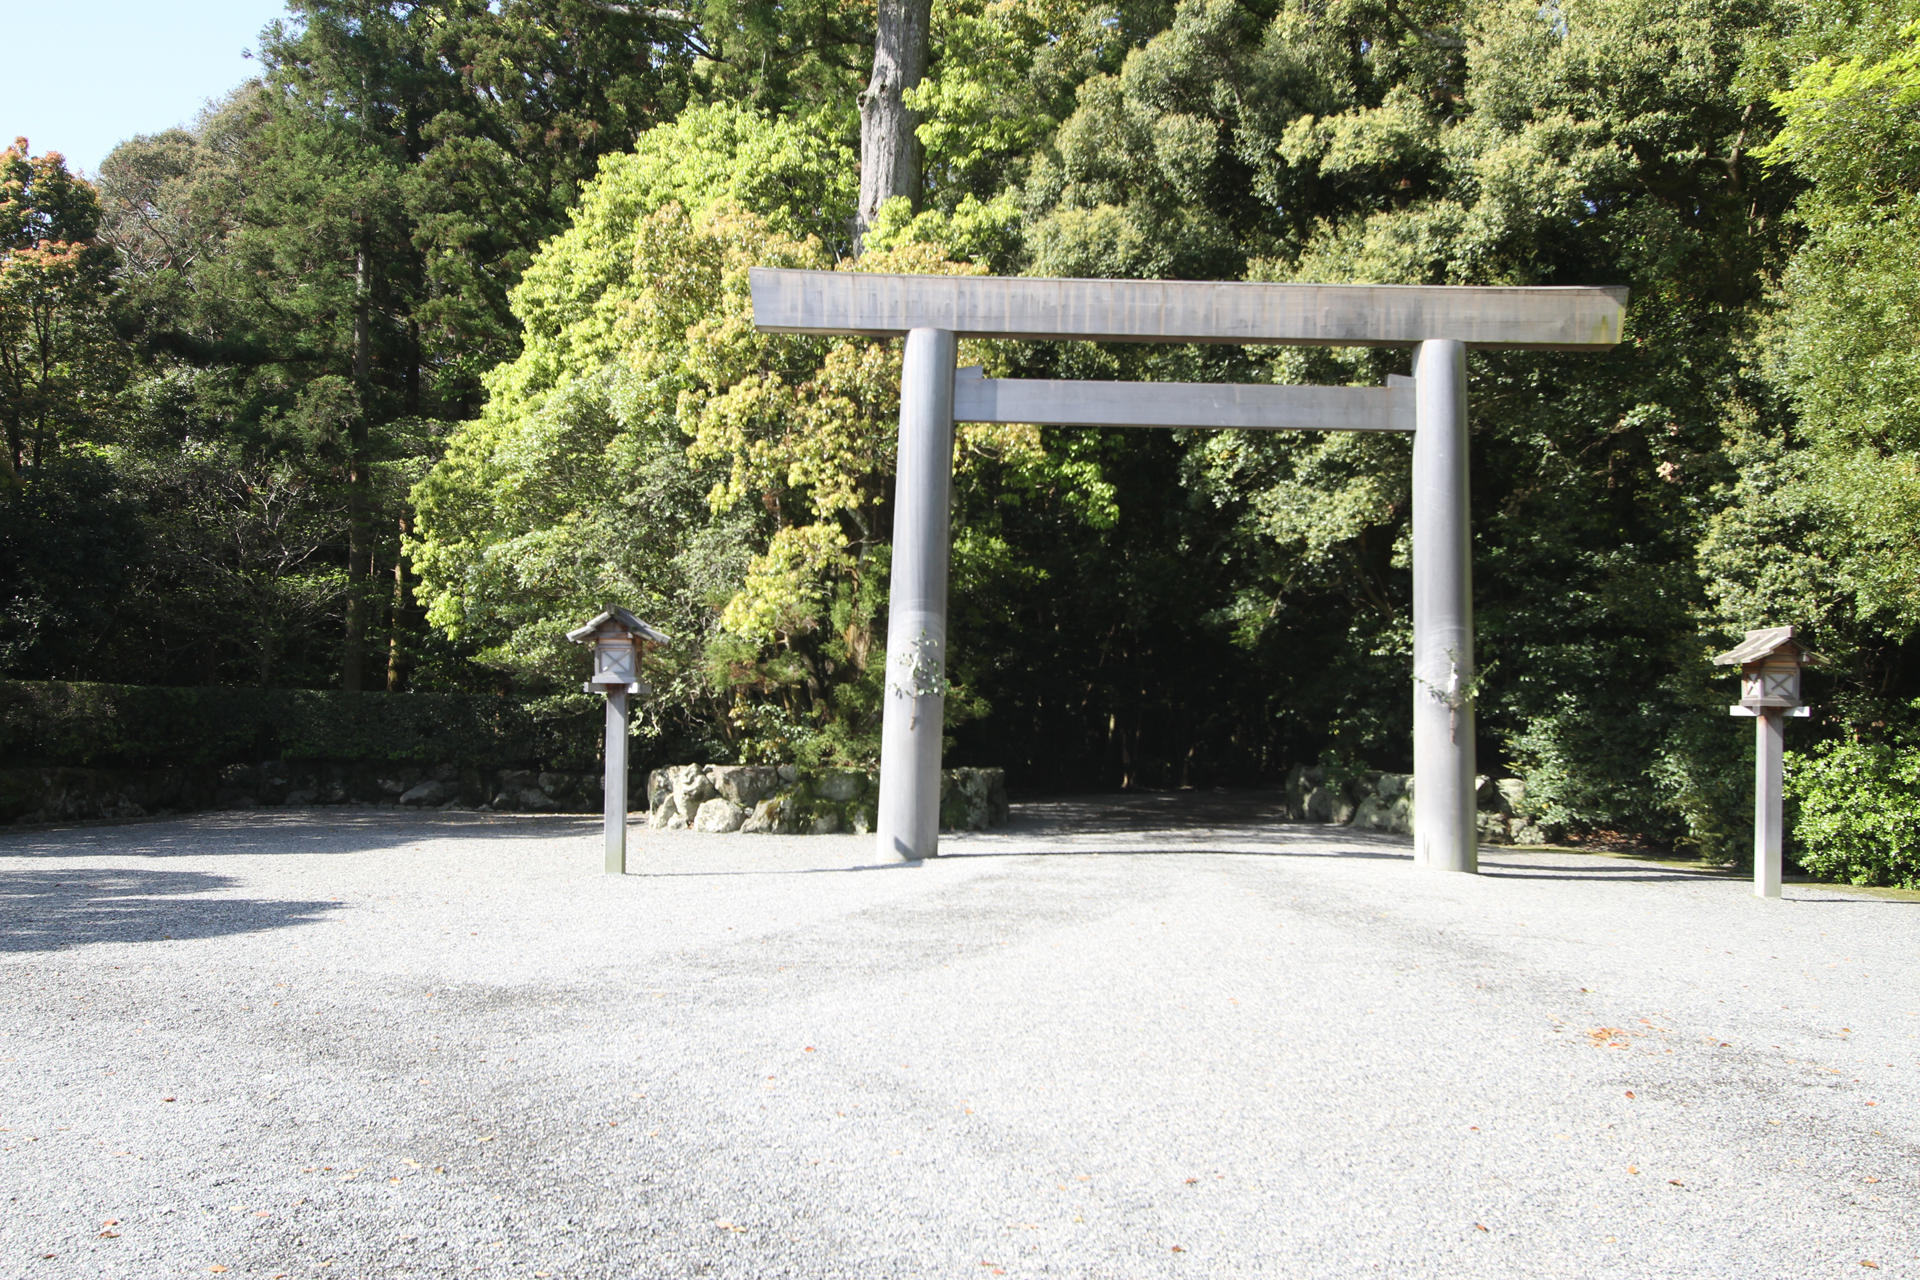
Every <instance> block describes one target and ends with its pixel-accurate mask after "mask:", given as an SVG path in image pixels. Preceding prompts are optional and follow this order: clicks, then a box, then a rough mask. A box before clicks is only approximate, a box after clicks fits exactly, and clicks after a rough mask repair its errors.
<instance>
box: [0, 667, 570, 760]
mask: <svg viewBox="0 0 1920 1280" xmlns="http://www.w3.org/2000/svg"><path fill="white" fill-rule="evenodd" d="M575 718H576V717H572V716H567V717H563V718H562V719H560V720H550V719H545V718H539V717H536V716H535V714H534V713H533V711H532V710H531V709H530V708H529V707H528V706H527V705H526V704H525V703H522V702H519V701H517V700H515V699H512V698H502V697H488V696H484V695H474V694H458V693H343V692H341V691H338V690H315V689H168V688H152V687H148V686H143V685H117V684H78V683H67V682H64V681H24V680H0V765H4V766H12V767H33V768H53V767H65V768H133V769H139V768H156V767H165V766H180V765H228V764H258V763H260V762H262V761H267V760H336V761H370V762H382V763H385V762H412V763H416V764H422V765H437V764H455V765H470V766H496V767H497V766H526V765H537V764H540V763H542V762H552V761H553V760H554V758H555V757H559V756H576V755H579V754H580V751H581V747H582V744H581V743H576V742H574V741H573V739H574V738H576V737H582V738H585V739H586V741H588V742H590V741H591V738H590V737H587V735H590V734H591V732H592V728H591V727H590V725H588V724H587V723H585V722H584V720H583V723H582V724H581V725H578V726H576V725H574V724H573V723H572V721H573V720H574V719H575ZM576 729H578V730H579V731H580V732H574V730H576ZM586 750H587V751H588V752H589V753H590V752H591V750H592V748H591V746H588V747H587V748H586Z"/></svg>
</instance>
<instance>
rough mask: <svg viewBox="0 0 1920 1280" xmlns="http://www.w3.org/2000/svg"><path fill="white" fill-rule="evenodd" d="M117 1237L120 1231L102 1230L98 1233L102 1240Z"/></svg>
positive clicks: (116, 1238) (115, 1238)
mask: <svg viewBox="0 0 1920 1280" xmlns="http://www.w3.org/2000/svg"><path fill="white" fill-rule="evenodd" d="M119 1238H120V1233H119V1232H118V1231H102V1232H101V1233H100V1239H102V1240H118V1239H119Z"/></svg>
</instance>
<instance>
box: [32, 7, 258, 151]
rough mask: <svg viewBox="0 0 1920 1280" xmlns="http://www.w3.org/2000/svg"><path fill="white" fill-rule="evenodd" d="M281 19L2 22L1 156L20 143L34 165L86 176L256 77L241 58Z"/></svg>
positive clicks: (178, 12)
mask: <svg viewBox="0 0 1920 1280" xmlns="http://www.w3.org/2000/svg"><path fill="white" fill-rule="evenodd" d="M284 13H285V8H284V4H283V2H282V0H187V2H186V3H184V4H182V3H173V4H167V3H156V2H155V0H137V2H136V0H66V2H65V3H59V2H57V0H56V3H52V4H37V5H21V6H19V12H17V13H9V14H8V16H7V18H6V22H5V30H6V43H7V44H8V45H9V46H11V48H12V49H13V51H14V52H13V55H12V56H10V57H9V58H8V59H7V66H6V70H5V72H4V73H0V146H5V145H6V144H7V143H10V142H12V141H13V139H14V138H16V137H19V136H21V135H23V134H24V135H25V136H26V138H27V139H28V141H29V142H30V143H31V144H32V147H33V153H34V154H35V155H39V154H40V153H41V152H43V151H58V152H60V153H61V154H62V155H64V156H66V158H67V165H68V167H69V168H74V169H84V170H85V171H87V172H88V173H92V172H93V171H94V170H96V169H98V168H99V166H100V160H101V157H103V156H105V155H106V154H107V152H109V151H111V150H113V148H114V145H115V144H116V143H119V142H121V141H124V140H125V139H127V138H131V137H132V136H133V135H135V134H136V133H158V132H159V131H160V130H162V129H167V128H171V127H172V126H174V125H177V124H185V123H187V122H189V121H191V120H192V119H193V117H194V115H195V114H196V113H197V112H198V111H199V110H200V106H201V104H202V103H204V102H205V101H206V100H207V99H208V98H217V97H219V96H220V95H221V94H223V93H225V92H226V91H227V90H229V89H231V88H233V87H234V86H235V85H237V84H239V83H240V82H241V81H243V80H245V79H247V78H248V77H249V76H251V75H253V74H255V73H256V70H257V68H258V66H259V64H258V63H255V62H250V61H248V60H247V59H246V58H244V57H242V56H241V50H243V49H251V48H253V46H254V43H255V40H256V38H257V37H258V35H259V34H260V28H261V27H264V26H265V25H266V24H267V23H269V22H271V21H272V20H273V19H275V18H278V17H280V16H282V15H283V14H284ZM24 50H36V51H38V52H36V53H34V54H32V55H31V56H29V55H27V54H25V53H24V52H23V51H24Z"/></svg>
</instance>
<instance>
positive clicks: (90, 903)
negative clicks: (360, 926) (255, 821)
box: [0, 868, 339, 952]
mask: <svg viewBox="0 0 1920 1280" xmlns="http://www.w3.org/2000/svg"><path fill="white" fill-rule="evenodd" d="M237 883H238V882H237V881H236V880H234V879H233V878H231V877H229V876H214V875H207V874H206V873H204V872H200V871H149V870H139V871H128V870H120V869H111V870H110V869H105V868H100V869H87V870H48V871H39V870H32V871H10V872H8V873H7V874H6V875H5V876H0V952H7V951H61V950H64V949H66V948H68V947H77V946H82V945H84V944H86V943H89V942H162V941H167V940H179V939H183V938H214V937H220V936H222V935H225V934H231V933H255V932H259V931H261V930H264V929H283V928H286V927H287V926H289V925H297V924H310V923H313V922H314V921H317V920H321V919H323V918H325V916H326V915H327V913H328V912H331V911H335V910H338V909H339V904H338V903H334V902H281V901H264V900H257V899H233V898H212V899H209V898H188V897H184V896H182V895H185V894H199V893H214V892H218V891H220V890H223V889H230V888H232V887H233V886H234V885H235V884H237Z"/></svg>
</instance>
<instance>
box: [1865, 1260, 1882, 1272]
mask: <svg viewBox="0 0 1920 1280" xmlns="http://www.w3.org/2000/svg"><path fill="white" fill-rule="evenodd" d="M1860 1265H1861V1266H1863V1267H1872V1268H1873V1269H1874V1270H1875V1271H1878V1270H1879V1269H1880V1264H1879V1263H1877V1262H1869V1261H1867V1260H1866V1259H1865V1258H1862V1259H1860Z"/></svg>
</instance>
